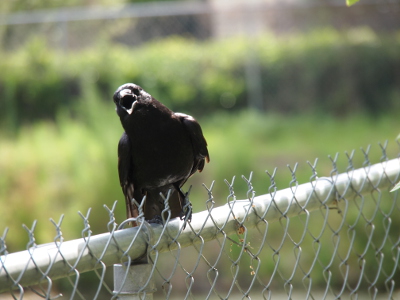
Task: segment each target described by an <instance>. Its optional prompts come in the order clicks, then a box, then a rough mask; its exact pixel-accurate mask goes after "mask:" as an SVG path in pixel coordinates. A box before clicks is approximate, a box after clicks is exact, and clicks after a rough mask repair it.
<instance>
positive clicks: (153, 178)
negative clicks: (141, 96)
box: [127, 116, 194, 186]
mask: <svg viewBox="0 0 400 300" xmlns="http://www.w3.org/2000/svg"><path fill="white" fill-rule="evenodd" d="M127 134H128V136H129V138H130V141H131V149H132V162H133V165H134V166H133V170H134V177H135V178H136V179H137V180H139V181H141V182H142V184H143V185H147V186H163V185H167V184H171V183H173V182H176V181H179V180H181V179H182V178H185V177H187V176H188V175H189V173H190V171H191V169H192V166H193V162H194V157H193V148H192V144H191V141H190V137H189V135H188V133H187V131H186V129H185V128H184V126H183V124H182V123H181V122H180V121H179V120H177V119H173V118H168V117H164V116H158V117H152V116H139V117H138V118H136V120H135V121H134V122H133V124H132V126H130V130H129V132H127Z"/></svg>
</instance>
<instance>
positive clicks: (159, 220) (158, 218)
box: [147, 215, 164, 225]
mask: <svg viewBox="0 0 400 300" xmlns="http://www.w3.org/2000/svg"><path fill="white" fill-rule="evenodd" d="M147 222H148V223H150V224H160V225H164V222H163V220H162V218H161V216H158V215H156V216H154V218H153V219H151V220H147Z"/></svg>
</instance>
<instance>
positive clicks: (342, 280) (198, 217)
mask: <svg viewBox="0 0 400 300" xmlns="http://www.w3.org/2000/svg"><path fill="white" fill-rule="evenodd" d="M385 147H386V146H385ZM385 147H382V152H383V156H382V158H381V161H380V162H379V163H376V164H373V163H372V162H371V161H370V160H369V156H368V152H369V149H367V151H364V152H363V154H364V163H363V167H362V168H359V169H355V168H354V164H353V159H354V156H355V155H354V152H352V153H351V154H347V160H348V166H347V170H346V172H344V173H341V174H339V172H338V168H337V159H338V156H336V157H334V158H331V161H332V170H331V172H330V174H326V175H328V176H327V177H318V176H317V171H316V169H317V165H318V163H317V160H316V161H315V163H314V164H309V165H310V169H311V177H310V182H308V183H304V184H299V183H298V181H297V178H296V168H297V165H296V166H295V167H294V168H289V170H290V172H291V176H292V180H291V182H290V183H289V187H288V188H286V189H284V190H278V189H277V187H276V183H275V174H276V170H275V171H274V172H273V173H272V174H271V173H269V172H267V175H268V177H269V179H270V186H269V188H268V189H267V190H268V193H267V194H264V195H260V196H256V193H255V191H254V189H253V186H252V174H250V176H249V177H248V178H246V177H244V176H243V177H242V180H244V181H245V183H246V184H247V186H248V192H247V199H244V200H237V199H236V196H235V190H234V185H235V179H232V181H231V182H228V181H226V184H227V188H228V191H229V193H228V195H227V203H226V204H225V205H223V206H219V207H217V206H216V205H215V201H214V197H213V187H214V182H213V183H212V184H211V185H210V186H204V187H205V189H206V191H207V194H208V199H205V204H206V207H207V209H206V210H205V211H202V212H199V213H196V212H195V213H194V214H193V220H192V222H191V223H189V224H187V226H186V228H185V229H183V225H184V222H183V221H181V220H179V219H178V218H176V219H169V218H167V219H166V220H164V222H165V225H164V226H161V225H155V224H148V223H147V222H144V221H143V219H142V218H141V217H140V216H139V219H138V220H139V226H138V227H135V228H126V229H123V228H124V227H125V224H126V223H127V222H123V223H122V224H120V225H119V226H117V224H116V222H115V218H114V210H115V207H116V203H114V205H113V207H112V208H111V209H110V208H108V207H107V206H104V207H105V209H106V210H107V211H108V214H109V220H108V223H107V226H108V230H109V232H108V233H104V234H99V235H92V232H91V230H90V224H89V216H90V210H89V211H88V213H87V214H86V215H83V214H80V215H81V217H82V220H83V224H84V226H83V230H82V232H81V236H82V238H81V239H77V240H72V241H65V240H64V238H63V236H62V232H61V228H62V222H63V217H61V218H60V220H59V221H58V222H56V221H54V220H51V224H52V225H51V226H54V228H55V232H56V235H55V237H54V240H53V242H52V243H49V244H45V245H37V244H36V243H35V226H36V222H34V223H33V225H32V227H31V228H29V227H27V226H24V228H25V230H26V232H27V235H28V237H29V242H28V244H27V250H26V251H22V252H16V253H8V252H7V244H6V237H7V232H8V230H7V229H6V230H5V231H4V233H3V235H2V237H1V238H0V253H1V257H0V290H1V292H3V294H0V299H3V298H2V295H4V296H5V297H6V298H5V299H8V298H7V297H10V296H12V297H14V299H22V298H23V297H26V296H31V297H32V295H34V296H35V297H43V298H47V299H50V298H57V297H59V296H61V294H63V295H64V297H65V298H67V299H68V298H69V299H109V298H112V299H116V298H119V299H152V297H153V298H155V299H183V298H185V299H186V298H187V299H228V298H229V299H245V298H249V299H250V297H252V298H253V299H254V298H255V299H299V298H301V299H303V298H304V299H339V298H340V299H342V298H345V299H348V298H351V299H357V298H363V299H364V298H366V297H368V298H370V299H395V297H396V296H395V295H396V290H395V286H396V282H398V281H399V279H400V270H399V265H398V263H399V255H400V234H399V230H398V228H399V226H400V218H399V217H400V206H399V202H398V201H399V200H398V192H389V190H390V189H391V188H392V187H393V186H394V185H395V183H396V182H397V181H398V180H399V179H400V178H399V177H400V159H399V158H394V159H391V160H389V158H388V157H386V149H385ZM167 200H168V197H167V198H166V203H168V202H167ZM142 204H143V202H142ZM166 210H168V205H166ZM146 253H147V257H148V263H147V264H146V263H144V264H136V263H135V260H136V261H137V259H138V258H141V259H142V261H143V258H144V257H145V256H146ZM113 265H114V270H112V268H111V266H113ZM87 271H91V272H87ZM61 278H63V279H61ZM113 278H114V282H113V280H112V279H113ZM56 279H60V280H56ZM64 297H63V298H64ZM135 297H136V298H135ZM146 297H147V298H146ZM29 299H30V298H29Z"/></svg>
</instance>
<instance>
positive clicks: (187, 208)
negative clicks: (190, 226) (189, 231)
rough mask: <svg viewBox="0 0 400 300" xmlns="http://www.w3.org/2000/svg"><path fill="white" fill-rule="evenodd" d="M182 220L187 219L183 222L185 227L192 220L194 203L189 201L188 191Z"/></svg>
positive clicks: (181, 214)
mask: <svg viewBox="0 0 400 300" xmlns="http://www.w3.org/2000/svg"><path fill="white" fill-rule="evenodd" d="M179 217H180V218H181V220H185V223H184V224H183V229H185V227H186V222H189V223H190V222H191V221H192V203H190V201H189V197H188V193H186V194H185V201H184V202H183V207H182V211H181V213H180V215H179Z"/></svg>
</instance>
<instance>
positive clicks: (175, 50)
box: [0, 28, 400, 128]
mask: <svg viewBox="0 0 400 300" xmlns="http://www.w3.org/2000/svg"><path fill="white" fill-rule="evenodd" d="M398 53H400V38H399V37H398V36H397V37H394V36H393V35H391V36H388V37H378V36H376V35H375V34H374V32H372V31H370V30H368V29H365V28H361V29H357V30H353V31H349V32H343V33H339V32H337V31H334V30H328V29H326V30H320V31H315V32H311V33H309V34H305V35H296V36H287V37H281V38H277V37H275V36H272V35H264V36H261V37H259V38H258V39H253V40H249V39H247V38H243V37H238V38H231V39H226V40H219V41H205V42H200V41H195V40H189V39H184V38H180V37H172V38H168V39H165V40H158V41H154V42H151V43H148V44H146V45H144V46H141V47H139V48H129V47H126V46H123V45H119V44H104V43H100V44H98V45H97V46H96V47H93V48H90V49H86V50H82V51H79V52H73V53H68V54H64V53H59V52H56V51H55V50H52V49H50V48H49V47H47V46H46V44H45V43H44V42H43V41H40V40H33V41H31V43H30V44H29V45H27V47H26V48H25V49H23V50H19V51H17V52H15V53H2V58H3V59H2V60H1V61H0V68H1V70H2V72H1V74H0V97H1V99H2V101H1V103H0V119H1V120H2V121H1V122H2V123H3V125H7V126H8V127H9V128H15V127H17V126H18V125H19V124H21V123H26V122H33V121H35V120H38V119H54V118H55V116H56V114H57V111H58V110H59V109H64V110H65V109H66V110H69V111H70V112H74V113H77V114H78V115H79V111H77V110H76V108H77V103H79V102H85V101H87V94H88V93H95V94H96V95H97V97H98V98H99V100H103V101H109V102H110V101H111V96H112V94H113V92H114V90H115V89H116V88H117V87H118V86H119V85H120V84H122V83H125V82H135V83H138V84H140V85H141V86H143V87H144V88H145V89H146V90H147V91H149V92H150V93H151V94H153V95H154V96H155V97H156V98H158V99H160V100H161V101H163V102H164V103H165V104H166V105H168V106H170V107H171V108H172V109H174V110H180V111H187V112H190V113H192V114H194V115H196V116H201V115H205V114H209V112H210V111H217V110H237V109H240V108H242V107H245V106H247V96H248V94H249V90H248V89H249V87H248V84H246V78H245V73H246V72H245V70H246V65H247V64H249V63H253V64H255V65H256V66H258V67H259V71H260V74H261V84H262V87H261V88H262V92H263V106H264V109H266V110H269V111H279V112H283V113H287V112H296V113H297V112H300V111H301V112H314V111H321V112H329V113H331V114H337V115H343V114H346V113H347V114H349V113H354V112H356V111H357V112H359V111H369V112H372V113H383V112H387V111H391V110H393V109H397V108H399V103H400V102H399V101H398V98H399V96H400V91H399V88H398V83H397V82H396V80H397V78H398V77H399V76H400V74H399V70H400V57H399V55H398ZM88 89H89V90H91V91H90V92H88V91H87V90H88Z"/></svg>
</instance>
